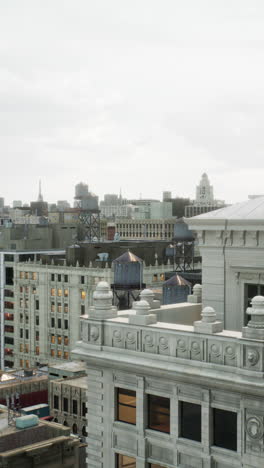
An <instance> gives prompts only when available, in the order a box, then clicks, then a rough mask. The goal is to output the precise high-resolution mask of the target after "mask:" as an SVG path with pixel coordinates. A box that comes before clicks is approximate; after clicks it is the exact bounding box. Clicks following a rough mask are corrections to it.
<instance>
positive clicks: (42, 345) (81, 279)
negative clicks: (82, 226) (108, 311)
mask: <svg viewBox="0 0 264 468" xmlns="http://www.w3.org/2000/svg"><path fill="white" fill-rule="evenodd" d="M170 270H171V266H170V265H154V266H148V267H144V269H143V281H144V283H146V284H147V285H148V286H150V287H151V286H153V285H154V286H155V287H158V286H161V285H162V284H163V282H164V281H165V273H166V272H167V271H170ZM14 275H15V276H14V277H15V284H14V306H13V307H14V309H15V313H12V320H13V324H12V327H13V331H12V333H13V335H12V338H13V342H12V356H13V357H14V360H13V362H14V364H13V365H14V367H16V368H20V367H31V366H36V365H39V364H47V363H54V362H57V361H61V360H66V361H67V360H69V359H71V350H72V348H73V346H74V344H75V343H76V341H77V340H78V339H79V332H80V316H81V315H85V314H87V311H88V307H90V306H91V305H92V294H93V292H94V290H95V288H96V285H97V284H98V282H99V281H102V280H105V281H108V282H109V283H110V284H111V283H113V280H114V273H113V270H112V268H111V267H110V266H109V265H108V264H107V263H105V264H104V267H103V268H101V267H100V266H99V267H92V266H91V267H87V268H85V267H79V266H78V262H77V266H75V267H73V266H66V265H64V266H59V265H52V264H50V265H44V264H42V263H40V262H26V263H22V262H21V263H17V264H16V268H15V271H14ZM13 312H14V311H13ZM10 332H11V330H10ZM10 349H11V348H10Z"/></svg>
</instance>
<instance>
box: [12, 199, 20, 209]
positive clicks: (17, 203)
mask: <svg viewBox="0 0 264 468" xmlns="http://www.w3.org/2000/svg"><path fill="white" fill-rule="evenodd" d="M21 206H22V201H21V200H14V201H13V208H21Z"/></svg>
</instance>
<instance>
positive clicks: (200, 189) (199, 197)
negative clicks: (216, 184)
mask: <svg viewBox="0 0 264 468" xmlns="http://www.w3.org/2000/svg"><path fill="white" fill-rule="evenodd" d="M195 202H196V203H199V204H201V205H212V204H213V203H214V189H213V186H212V185H210V182H209V179H208V175H207V174H206V173H205V172H204V173H203V174H202V178H201V180H200V184H199V185H197V187H196V199H195Z"/></svg>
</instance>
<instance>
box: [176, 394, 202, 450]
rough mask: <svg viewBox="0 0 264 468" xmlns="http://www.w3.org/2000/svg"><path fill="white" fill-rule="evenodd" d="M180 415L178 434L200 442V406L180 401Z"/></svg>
mask: <svg viewBox="0 0 264 468" xmlns="http://www.w3.org/2000/svg"><path fill="white" fill-rule="evenodd" d="M180 416H181V424H180V428H181V431H180V436H181V437H184V438H185V439H191V440H196V441H197V442H201V422H202V417H201V406H200V405H196V404H193V403H187V402H185V401H181V402H180Z"/></svg>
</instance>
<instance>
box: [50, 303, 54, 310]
mask: <svg viewBox="0 0 264 468" xmlns="http://www.w3.org/2000/svg"><path fill="white" fill-rule="evenodd" d="M50 310H51V312H55V302H52V303H51V306H50Z"/></svg>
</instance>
